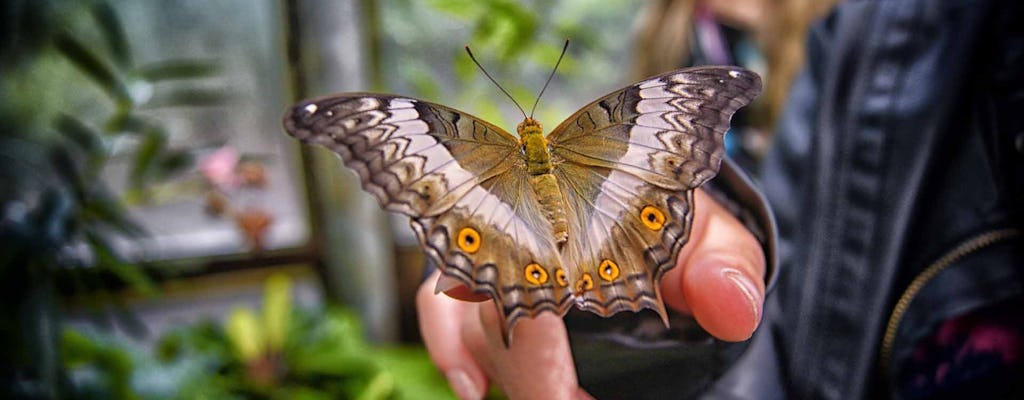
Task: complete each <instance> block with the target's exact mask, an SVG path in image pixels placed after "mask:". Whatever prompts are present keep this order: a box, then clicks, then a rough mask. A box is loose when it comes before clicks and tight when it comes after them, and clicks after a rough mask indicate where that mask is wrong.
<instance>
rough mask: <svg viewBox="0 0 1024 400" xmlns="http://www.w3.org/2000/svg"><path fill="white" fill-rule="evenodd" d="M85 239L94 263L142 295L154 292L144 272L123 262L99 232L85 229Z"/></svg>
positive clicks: (151, 283) (150, 281) (149, 294)
mask: <svg viewBox="0 0 1024 400" xmlns="http://www.w3.org/2000/svg"><path fill="white" fill-rule="evenodd" d="M85 237H86V241H87V242H88V243H89V247H90V248H91V249H92V251H93V254H94V255H95V257H96V265H97V266H98V267H100V268H103V269H105V270H107V271H110V272H112V273H113V274H114V275H116V276H117V277H118V278H120V279H121V280H122V281H124V282H125V283H127V284H128V285H129V286H131V287H132V288H133V289H135V290H138V291H139V292H141V293H142V294H143V295H146V296H151V295H154V294H156V292H157V290H156V286H154V285H153V281H152V280H150V279H149V277H148V276H146V274H144V273H142V270H141V269H140V268H139V267H138V266H137V265H133V264H130V263H127V262H125V261H124V260H123V259H121V256H119V255H118V254H117V253H116V252H115V251H114V248H113V246H111V245H110V243H108V242H107V240H106V239H105V238H103V237H102V236H101V235H100V234H99V233H97V232H93V231H91V230H86V231H85Z"/></svg>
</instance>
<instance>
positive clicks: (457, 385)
mask: <svg viewBox="0 0 1024 400" xmlns="http://www.w3.org/2000/svg"><path fill="white" fill-rule="evenodd" d="M445 377H446V378H448V384H449V385H451V386H452V390H453V391H455V395H456V396H459V398H460V399H462V400H477V399H481V398H483V396H484V394H483V393H482V392H481V391H480V388H479V387H477V386H476V383H474V382H473V379H471V378H470V377H469V374H467V373H466V371H463V370H461V369H453V370H450V371H448V373H447V374H445Z"/></svg>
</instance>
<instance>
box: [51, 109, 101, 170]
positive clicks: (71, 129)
mask: <svg viewBox="0 0 1024 400" xmlns="http://www.w3.org/2000/svg"><path fill="white" fill-rule="evenodd" d="M54 125H55V128H56V129H57V131H58V132H60V133H61V134H63V135H64V137H66V138H68V139H70V140H71V141H72V142H73V143H74V144H76V145H77V146H78V147H79V148H81V149H82V150H84V151H85V152H86V153H88V154H89V158H90V159H94V158H99V157H102V156H103V155H104V154H106V151H105V149H104V146H103V138H102V137H101V134H100V133H99V131H97V130H96V129H93V128H92V127H91V126H89V125H86V124H85V123H84V122H82V121H81V120H79V119H78V118H75V117H73V116H71V115H68V114H60V115H59V116H58V117H57V120H56V122H55V123H54Z"/></svg>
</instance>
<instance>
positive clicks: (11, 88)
mask: <svg viewBox="0 0 1024 400" xmlns="http://www.w3.org/2000/svg"><path fill="white" fill-rule="evenodd" d="M0 27H2V28H0V34H2V35H3V36H2V37H0V56H2V59H3V63H2V64H0V93H3V95H2V97H0V160H2V164H3V168H2V169H0V218H2V219H0V290H2V291H3V293H4V294H5V295H6V296H7V297H6V298H5V301H3V302H0V346H2V348H3V349H4V353H5V354H4V357H3V359H2V360H0V397H14V398H58V397H66V396H68V395H69V394H70V393H72V392H73V390H74V388H73V387H72V386H70V382H69V381H68V379H67V375H66V370H65V369H64V368H63V367H62V361H65V362H68V363H72V364H74V363H76V362H78V361H80V360H82V359H99V360H102V363H104V365H107V366H108V369H109V370H110V371H112V372H111V373H112V376H120V377H121V378H118V379H122V378H123V375H124V374H125V373H127V371H125V370H124V368H123V367H121V366H120V365H122V358H121V357H120V356H117V354H118V353H117V352H116V351H108V349H107V348H105V347H103V346H92V347H87V346H78V347H75V349H76V350H77V352H69V353H65V354H61V349H62V347H61V346H59V344H60V343H61V342H62V341H63V342H64V343H65V344H72V345H73V344H81V343H84V342H83V340H82V338H81V337H80V336H77V335H75V334H74V333H67V334H62V333H61V332H62V321H61V319H60V313H59V307H58V304H59V302H60V300H61V299H62V298H66V296H67V295H68V294H69V292H78V293H82V292H95V291H102V290H103V289H105V288H107V286H108V285H109V284H110V283H111V280H110V279H106V278H105V276H113V277H116V278H117V280H119V281H121V282H122V283H123V284H127V285H129V286H130V287H132V288H134V289H135V290H137V291H139V292H141V293H144V294H152V293H154V292H155V287H154V285H153V283H152V282H151V280H150V279H149V278H148V277H147V276H146V275H145V274H144V273H143V272H142V271H141V270H140V269H139V268H138V267H137V266H136V265H134V264H133V263H131V262H129V261H127V260H126V259H125V258H124V257H122V255H121V254H119V252H118V250H117V249H116V247H115V245H114V240H115V239H116V238H118V237H121V238H137V237H139V236H142V235H145V232H144V231H143V229H142V228H141V227H140V226H139V225H137V224H136V223H135V222H134V221H132V220H131V219H130V218H129V216H128V213H127V211H126V205H127V204H128V203H130V202H137V201H143V200H145V199H146V197H147V190H148V189H149V188H150V187H151V186H152V185H153V184H155V183H159V182H162V181H164V180H167V179H168V178H170V177H173V176H175V175H177V174H179V173H181V172H183V171H185V170H186V169H187V168H189V167H190V166H191V164H192V156H191V154H190V153H189V152H188V151H187V150H178V149H173V148H170V147H169V146H168V144H167V142H168V140H167V139H168V131H167V129H166V128H164V126H163V125H162V124H161V123H160V122H159V121H158V120H157V119H155V118H154V117H153V116H151V115H149V114H147V111H148V110H152V109H154V108H155V107H168V106H189V107H190V106H194V105H206V104H217V103H220V102H222V101H223V100H225V96H224V95H223V94H222V93H220V92H218V91H211V90H203V89H199V87H198V86H194V85H193V83H194V82H196V81H198V80H201V79H204V78H207V77H210V76H212V75H214V74H216V73H217V69H216V68H215V67H214V65H212V64H211V63H209V62H208V61H205V60H172V61H169V62H167V63H161V64H159V65H136V64H135V63H134V62H133V59H132V55H131V51H130V50H131V46H130V45H129V38H128V37H126V36H125V34H124V30H123V27H122V25H121V23H120V21H119V19H118V15H117V13H116V12H115V10H114V8H113V7H112V6H111V5H110V4H108V3H107V2H105V1H98V0H97V1H86V2H77V1H59V0H55V1H7V2H3V3H2V5H0ZM165 82H166V83H165ZM116 159H124V160H130V162H129V168H128V172H127V177H126V182H125V184H124V185H123V186H124V187H125V188H126V189H125V190H114V189H112V188H111V186H110V185H109V184H108V181H107V179H106V178H107V172H108V171H107V169H108V167H109V165H110V164H111V163H112V161H113V160H116ZM59 277H65V278H68V279H60V278H59ZM59 280H60V282H58V281H59ZM58 283H63V286H62V287H61V289H64V290H61V291H60V293H59V294H58V290H57V287H58ZM118 285H120V284H118ZM92 297H93V298H94V299H95V298H99V299H105V300H108V301H110V302H111V303H110V304H112V305H113V306H114V307H115V308H117V307H119V305H118V304H117V303H116V302H117V298H116V297H114V296H111V295H106V294H103V293H101V294H99V295H96V296H92ZM114 314H115V315H120V316H126V317H128V318H127V319H125V320H123V321H122V322H126V323H127V325H126V327H128V328H138V325H137V324H134V323H133V321H131V319H130V314H128V313H125V312H115V313H114ZM129 330H131V329H129ZM122 380H123V379H122ZM114 386H117V387H118V388H117V389H115V392H117V393H121V392H123V385H114Z"/></svg>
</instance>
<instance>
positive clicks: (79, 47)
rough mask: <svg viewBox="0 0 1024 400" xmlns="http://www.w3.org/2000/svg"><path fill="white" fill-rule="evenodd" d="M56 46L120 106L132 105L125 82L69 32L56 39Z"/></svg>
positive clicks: (59, 35)
mask: <svg viewBox="0 0 1024 400" xmlns="http://www.w3.org/2000/svg"><path fill="white" fill-rule="evenodd" d="M54 45H55V46H56V47H57V50H59V51H60V52H61V54H63V55H64V56H65V57H67V58H68V60H69V61H71V62H72V63H73V64H74V65H75V66H76V67H78V69H79V70H81V71H82V72H83V73H85V74H86V75H87V76H89V77H90V78H92V80H93V81H95V82H96V84H98V85H99V86H100V88H102V89H103V91H104V92H106V93H107V95H108V96H110V97H111V98H112V99H114V101H116V102H117V103H118V104H131V103H132V97H131V93H130V92H129V91H128V86H127V85H125V83H124V81H123V80H122V79H121V78H119V77H118V74H117V73H116V72H115V71H114V70H113V68H111V67H110V66H109V65H107V64H106V63H105V62H103V61H102V60H101V59H100V58H99V56H97V55H96V53H94V52H93V51H92V50H90V49H89V48H88V47H86V46H85V45H84V44H82V42H80V41H79V40H78V39H77V38H75V37H74V36H71V34H69V33H67V32H62V33H60V34H58V35H57V37H56V38H55V39H54Z"/></svg>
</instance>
